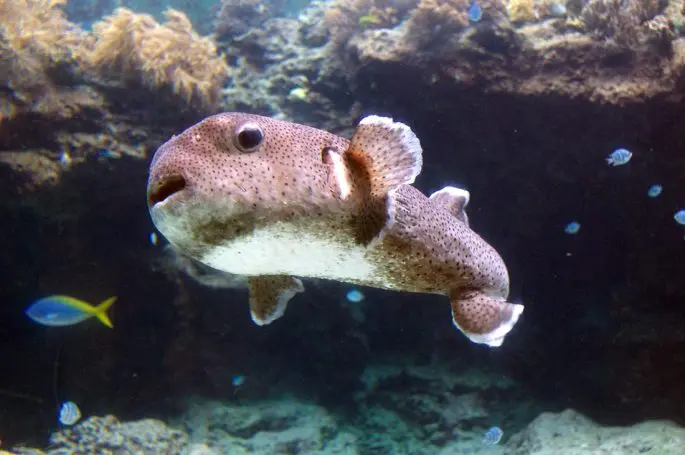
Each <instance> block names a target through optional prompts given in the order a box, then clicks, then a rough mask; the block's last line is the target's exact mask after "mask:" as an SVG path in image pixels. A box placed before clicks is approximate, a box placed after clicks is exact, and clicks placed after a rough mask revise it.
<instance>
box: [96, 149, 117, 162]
mask: <svg viewBox="0 0 685 455" xmlns="http://www.w3.org/2000/svg"><path fill="white" fill-rule="evenodd" d="M98 156H101V157H103V158H107V159H110V160H111V159H116V158H119V154H118V153H115V152H113V151H111V150H108V149H102V150H100V151H99V152H98Z"/></svg>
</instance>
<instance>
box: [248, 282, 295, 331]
mask: <svg viewBox="0 0 685 455" xmlns="http://www.w3.org/2000/svg"><path fill="white" fill-rule="evenodd" d="M247 282H248V287H249V289H250V313H251V315H252V320H253V321H254V322H255V324H257V325H265V324H269V323H271V322H273V321H275V320H276V319H278V318H280V317H281V316H282V315H283V313H284V312H285V308H286V307H287V306H288V302H289V301H290V299H292V298H293V297H294V296H295V294H297V293H299V292H302V291H304V286H303V285H302V281H300V280H298V279H297V278H295V277H292V276H288V275H263V276H253V277H250V278H248V280H247Z"/></svg>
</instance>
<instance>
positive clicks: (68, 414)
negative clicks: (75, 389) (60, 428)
mask: <svg viewBox="0 0 685 455" xmlns="http://www.w3.org/2000/svg"><path fill="white" fill-rule="evenodd" d="M80 419H81V411H80V410H79V408H78V406H76V403H74V402H73V401H65V402H64V403H62V406H60V408H59V423H61V424H62V425H74V424H75V423H76V422H78V421H79V420H80Z"/></svg>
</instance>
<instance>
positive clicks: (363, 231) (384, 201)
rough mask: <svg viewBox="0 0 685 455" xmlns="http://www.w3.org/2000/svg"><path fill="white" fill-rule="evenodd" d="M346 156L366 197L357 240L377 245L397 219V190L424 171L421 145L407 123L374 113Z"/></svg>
mask: <svg viewBox="0 0 685 455" xmlns="http://www.w3.org/2000/svg"><path fill="white" fill-rule="evenodd" d="M344 157H345V163H346V165H347V167H348V170H349V175H350V180H351V182H352V186H353V188H352V191H358V192H360V193H361V194H362V198H363V199H362V207H361V210H360V214H359V217H358V220H357V241H358V242H360V243H362V244H365V245H373V244H374V243H377V242H378V241H380V240H381V239H382V238H383V233H384V230H385V229H387V228H388V227H389V226H390V225H391V224H392V222H393V219H394V210H393V204H392V202H393V201H392V194H393V192H394V191H395V190H396V189H397V187H399V186H400V185H405V184H406V185H409V184H411V183H413V182H414V179H416V176H417V175H419V173H420V172H421V166H422V165H423V158H422V150H421V144H420V143H419V139H418V138H417V137H416V135H415V134H414V132H413V131H412V130H411V128H409V127H408V126H407V125H405V124H403V123H399V122H394V121H393V120H392V119H391V118H387V117H379V116H375V115H371V116H368V117H365V118H364V119H362V121H361V122H359V125H358V126H357V129H356V130H355V132H354V135H353V136H352V140H351V142H350V145H349V148H348V149H347V150H346V151H345V154H344Z"/></svg>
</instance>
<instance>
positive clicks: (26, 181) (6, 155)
mask: <svg viewBox="0 0 685 455" xmlns="http://www.w3.org/2000/svg"><path fill="white" fill-rule="evenodd" d="M0 163H1V164H3V165H4V166H7V168H8V169H9V170H11V171H12V175H11V176H6V177H3V178H4V179H12V180H13V182H12V184H13V186H14V188H16V192H17V193H18V194H19V195H21V194H24V193H28V192H31V191H33V190H35V189H36V188H38V187H40V186H42V185H46V184H47V185H54V184H57V183H58V182H59V179H60V175H61V169H60V166H59V165H58V164H57V163H56V162H55V160H53V159H51V157H50V156H49V153H48V152H47V151H46V150H21V151H3V152H0Z"/></svg>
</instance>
